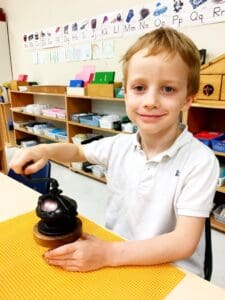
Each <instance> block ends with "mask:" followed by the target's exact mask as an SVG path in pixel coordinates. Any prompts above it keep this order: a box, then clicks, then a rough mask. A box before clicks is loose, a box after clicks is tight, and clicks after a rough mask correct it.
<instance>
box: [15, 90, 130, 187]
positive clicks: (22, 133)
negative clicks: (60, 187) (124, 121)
mask: <svg viewBox="0 0 225 300" xmlns="http://www.w3.org/2000/svg"><path fill="white" fill-rule="evenodd" d="M54 90H57V87H55V89H54ZM36 97H41V99H42V98H43V99H45V100H46V104H47V103H48V104H50V105H51V104H52V105H54V98H58V99H60V101H61V103H62V105H61V106H62V107H64V108H65V109H66V119H59V118H52V117H48V116H45V115H40V114H39V115H38V114H31V113H26V112H23V111H22V108H23V107H24V106H26V105H29V104H33V103H35V99H36ZM10 99H11V111H12V115H13V120H14V122H21V121H25V122H26V121H32V120H36V119H43V120H46V121H50V122H56V123H59V124H61V127H62V126H63V127H64V128H65V129H66V131H67V136H68V139H67V141H66V142H70V143H72V137H73V136H74V135H76V134H80V133H92V132H96V131H98V132H99V133H100V132H102V133H104V134H105V135H112V134H117V133H119V131H116V130H112V129H107V128H100V127H95V126H89V125H86V124H81V123H76V122H73V121H71V120H70V115H71V114H72V113H84V112H91V111H92V103H93V100H95V101H105V102H106V103H113V104H115V105H116V104H117V103H124V99H120V98H110V97H89V96H67V95H66V93H63V92H59V93H57V92H49V93H47V92H44V93H43V92H41V91H39V92H35V91H28V92H19V91H10ZM58 101H59V100H58ZM36 102H37V101H36ZM42 103H43V101H42ZM14 132H15V138H16V140H20V139H23V138H28V137H37V138H38V139H39V138H42V139H45V140H49V141H52V142H63V141H60V140H56V139H54V138H51V137H49V136H45V135H40V134H38V133H34V132H29V131H28V130H26V129H25V128H23V127H20V128H15V130H14ZM58 163H60V164H63V165H65V166H67V167H68V164H64V163H62V162H58ZM70 169H71V170H72V171H74V172H77V173H79V174H82V175H85V176H88V177H90V178H94V179H96V180H98V181H101V182H104V183H105V182H106V179H105V178H99V177H96V176H94V175H93V174H92V173H88V172H84V171H82V170H78V169H74V168H72V167H70Z"/></svg>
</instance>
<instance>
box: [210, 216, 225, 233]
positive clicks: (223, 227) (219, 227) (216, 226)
mask: <svg viewBox="0 0 225 300" xmlns="http://www.w3.org/2000/svg"><path fill="white" fill-rule="evenodd" d="M210 222H211V227H212V228H213V229H216V230H219V231H221V232H223V233H225V224H223V223H220V222H217V221H216V220H215V218H214V216H213V215H211V217H210Z"/></svg>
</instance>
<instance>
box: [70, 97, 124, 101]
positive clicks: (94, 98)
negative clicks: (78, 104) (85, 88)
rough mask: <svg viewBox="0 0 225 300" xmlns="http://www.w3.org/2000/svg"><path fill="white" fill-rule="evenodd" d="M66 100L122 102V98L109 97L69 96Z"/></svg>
mask: <svg viewBox="0 0 225 300" xmlns="http://www.w3.org/2000/svg"><path fill="white" fill-rule="evenodd" d="M67 98H70V99H72V98H74V99H88V100H99V101H115V102H124V101H125V99H124V98H111V97H91V96H69V95H67Z"/></svg>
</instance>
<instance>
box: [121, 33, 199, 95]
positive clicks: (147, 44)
mask: <svg viewBox="0 0 225 300" xmlns="http://www.w3.org/2000/svg"><path fill="white" fill-rule="evenodd" d="M142 49H147V51H148V52H147V55H146V56H150V55H157V54H159V53H162V52H166V53H168V54H169V55H172V56H174V55H176V54H177V53H178V54H179V55H180V56H181V58H182V59H183V61H184V62H185V63H186V65H187V67H188V70H189V72H188V84H187V90H188V95H195V94H196V93H197V92H198V89H199V77H200V76H199V73H200V55H199V50H198V49H197V47H196V45H195V44H194V43H193V41H192V40H191V39H190V38H188V37H187V36H186V35H185V34H183V33H181V32H178V31H177V30H175V29H173V28H166V27H161V28H158V29H156V30H153V31H151V32H149V33H146V34H145V35H143V36H142V37H140V38H139V39H138V40H137V41H136V42H135V43H134V44H133V45H132V46H131V47H130V48H129V49H128V50H127V52H126V53H125V55H124V56H123V58H122V62H123V76H124V86H125V90H126V85H127V77H128V67H129V62H130V59H131V58H132V56H133V55H134V54H135V53H137V52H138V51H140V50H142Z"/></svg>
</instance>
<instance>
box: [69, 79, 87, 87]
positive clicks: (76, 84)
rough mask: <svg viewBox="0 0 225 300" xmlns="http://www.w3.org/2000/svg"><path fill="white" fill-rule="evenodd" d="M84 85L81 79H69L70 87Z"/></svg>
mask: <svg viewBox="0 0 225 300" xmlns="http://www.w3.org/2000/svg"><path fill="white" fill-rule="evenodd" d="M83 86H84V81H83V80H78V79H74V80H70V87H83Z"/></svg>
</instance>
